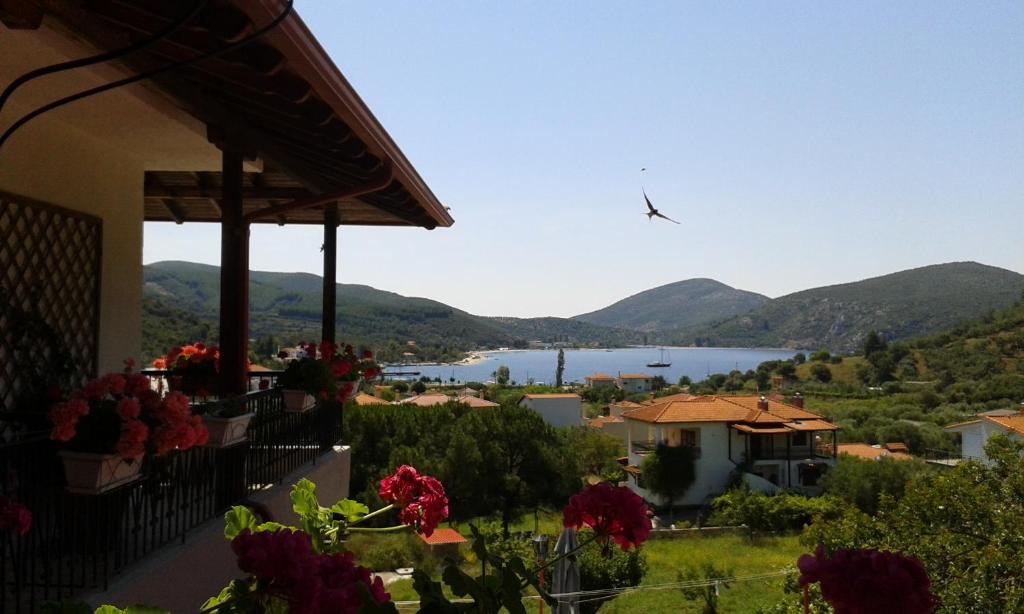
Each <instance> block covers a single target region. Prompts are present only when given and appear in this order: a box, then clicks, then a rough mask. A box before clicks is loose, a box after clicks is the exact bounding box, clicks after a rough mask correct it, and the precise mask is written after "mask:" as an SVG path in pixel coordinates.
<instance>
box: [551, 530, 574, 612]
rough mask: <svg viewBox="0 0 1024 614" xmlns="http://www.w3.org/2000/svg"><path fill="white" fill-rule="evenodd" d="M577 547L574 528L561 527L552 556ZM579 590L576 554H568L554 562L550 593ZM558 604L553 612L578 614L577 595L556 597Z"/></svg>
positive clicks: (557, 593)
mask: <svg viewBox="0 0 1024 614" xmlns="http://www.w3.org/2000/svg"><path fill="white" fill-rule="evenodd" d="M576 547H577V542H576V531H575V530H574V529H563V530H562V534H561V535H559V536H558V543H556V544H555V552H554V556H556V557H558V556H561V555H563V554H565V553H566V552H572V551H573V550H575V549H576ZM579 590H580V567H579V564H578V563H577V562H576V555H573V556H568V557H566V558H564V559H561V560H560V561H558V562H557V563H555V569H554V573H553V574H552V576H551V594H552V595H560V594H563V593H577V592H579ZM556 599H558V605H556V606H555V607H554V608H553V610H552V612H553V614H579V611H580V606H579V603H578V601H579V597H578V596H576V595H573V596H571V597H556Z"/></svg>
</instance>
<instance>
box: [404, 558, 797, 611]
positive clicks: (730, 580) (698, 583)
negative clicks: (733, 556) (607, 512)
mask: <svg viewBox="0 0 1024 614" xmlns="http://www.w3.org/2000/svg"><path fill="white" fill-rule="evenodd" d="M795 571H796V569H795V568H793V567H787V568H784V569H779V570H777V571H769V572H764V573H759V574H752V575H749V576H731V577H725V578H708V579H703V580H691V581H688V582H668V583H665V584H644V585H641V586H627V587H623V588H607V589H594V590H589V591H576V592H572V593H557V594H552V595H551V596H552V597H554V598H555V599H557V600H563V599H564V598H566V597H587V599H578V600H577V601H576V602H577V603H586V602H588V601H597V600H599V599H606V598H608V597H613V596H616V595H621V594H624V593H637V592H646V591H664V590H678V589H683V588H704V587H708V586H715V585H716V584H735V583H741V582H756V581H758V580H768V579H771V578H777V577H780V576H785V575H787V574H791V573H793V572H795ZM540 598H541V597H540V595H525V596H524V597H523V599H530V600H537V599H540ZM451 601H452V603H472V602H473V600H472V599H453V600H451ZM393 603H394V605H395V607H397V608H403V607H404V608H410V607H414V606H418V605H419V603H420V602H419V601H395V602H393Z"/></svg>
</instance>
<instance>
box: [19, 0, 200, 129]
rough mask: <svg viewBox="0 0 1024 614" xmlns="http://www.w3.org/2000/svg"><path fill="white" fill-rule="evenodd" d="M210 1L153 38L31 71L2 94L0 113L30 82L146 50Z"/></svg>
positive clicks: (180, 25)
mask: <svg viewBox="0 0 1024 614" xmlns="http://www.w3.org/2000/svg"><path fill="white" fill-rule="evenodd" d="M209 1H210V0H199V2H197V3H196V5H195V6H194V7H193V8H192V10H190V11H188V12H187V13H186V14H184V15H182V16H181V17H179V18H178V19H176V20H174V21H173V22H171V23H170V24H168V26H167V27H166V28H164V29H163V30H160V31H159V32H157V33H156V34H153V35H152V36H149V37H146V38H143V39H141V40H138V41H135V42H134V43H132V44H130V45H128V46H127V47H122V48H121V49H117V50H114V51H107V52H104V53H98V54H96V55H93V56H89V57H87V58H81V59H78V60H70V61H68V62H61V63H60V64H53V65H52V66H43V67H41V68H37V69H35V70H31V71H29V72H27V73H25V74H23V75H21V76H20V77H18V78H17V79H15V80H14V81H12V82H11V83H10V84H9V85H8V86H7V87H6V88H4V91H3V93H0V111H3V109H4V105H5V104H7V100H8V99H9V98H10V97H11V96H12V95H13V94H14V92H15V90H17V89H18V88H19V87H21V86H22V85H25V84H26V83H28V82H29V81H32V80H33V79H38V78H39V77H45V76H46V75H53V74H56V73H59V72H63V71H65V70H71V69H72V68H81V67H83V66H91V65H93V64H100V63H103V62H109V61H110V60H115V59H117V58H120V57H123V56H126V55H128V54H130V53H134V52H136V51H139V50H141V49H145V48H146V47H148V46H150V45H152V44H153V43H155V42H157V41H159V40H161V39H163V38H166V37H168V36H170V35H172V34H174V33H175V32H177V31H178V30H179V29H180V28H181V27H182V26H184V25H185V24H186V23H188V22H189V21H191V20H192V18H194V17H195V16H196V15H198V14H199V12H200V11H201V10H203V9H204V8H205V7H206V5H207V4H209Z"/></svg>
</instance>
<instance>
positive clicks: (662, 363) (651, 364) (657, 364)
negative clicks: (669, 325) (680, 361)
mask: <svg viewBox="0 0 1024 614" xmlns="http://www.w3.org/2000/svg"><path fill="white" fill-rule="evenodd" d="M668 357H669V360H671V359H672V354H671V353H670V354H669V356H668ZM647 366H648V367H651V368H652V369H657V368H664V367H671V366H672V363H670V362H665V348H661V358H659V359H658V360H656V361H654V362H649V363H647Z"/></svg>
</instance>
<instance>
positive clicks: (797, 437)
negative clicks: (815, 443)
mask: <svg viewBox="0 0 1024 614" xmlns="http://www.w3.org/2000/svg"><path fill="white" fill-rule="evenodd" d="M793 445H794V446H806V445H807V431H800V432H799V433H796V434H794V435H793Z"/></svg>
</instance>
